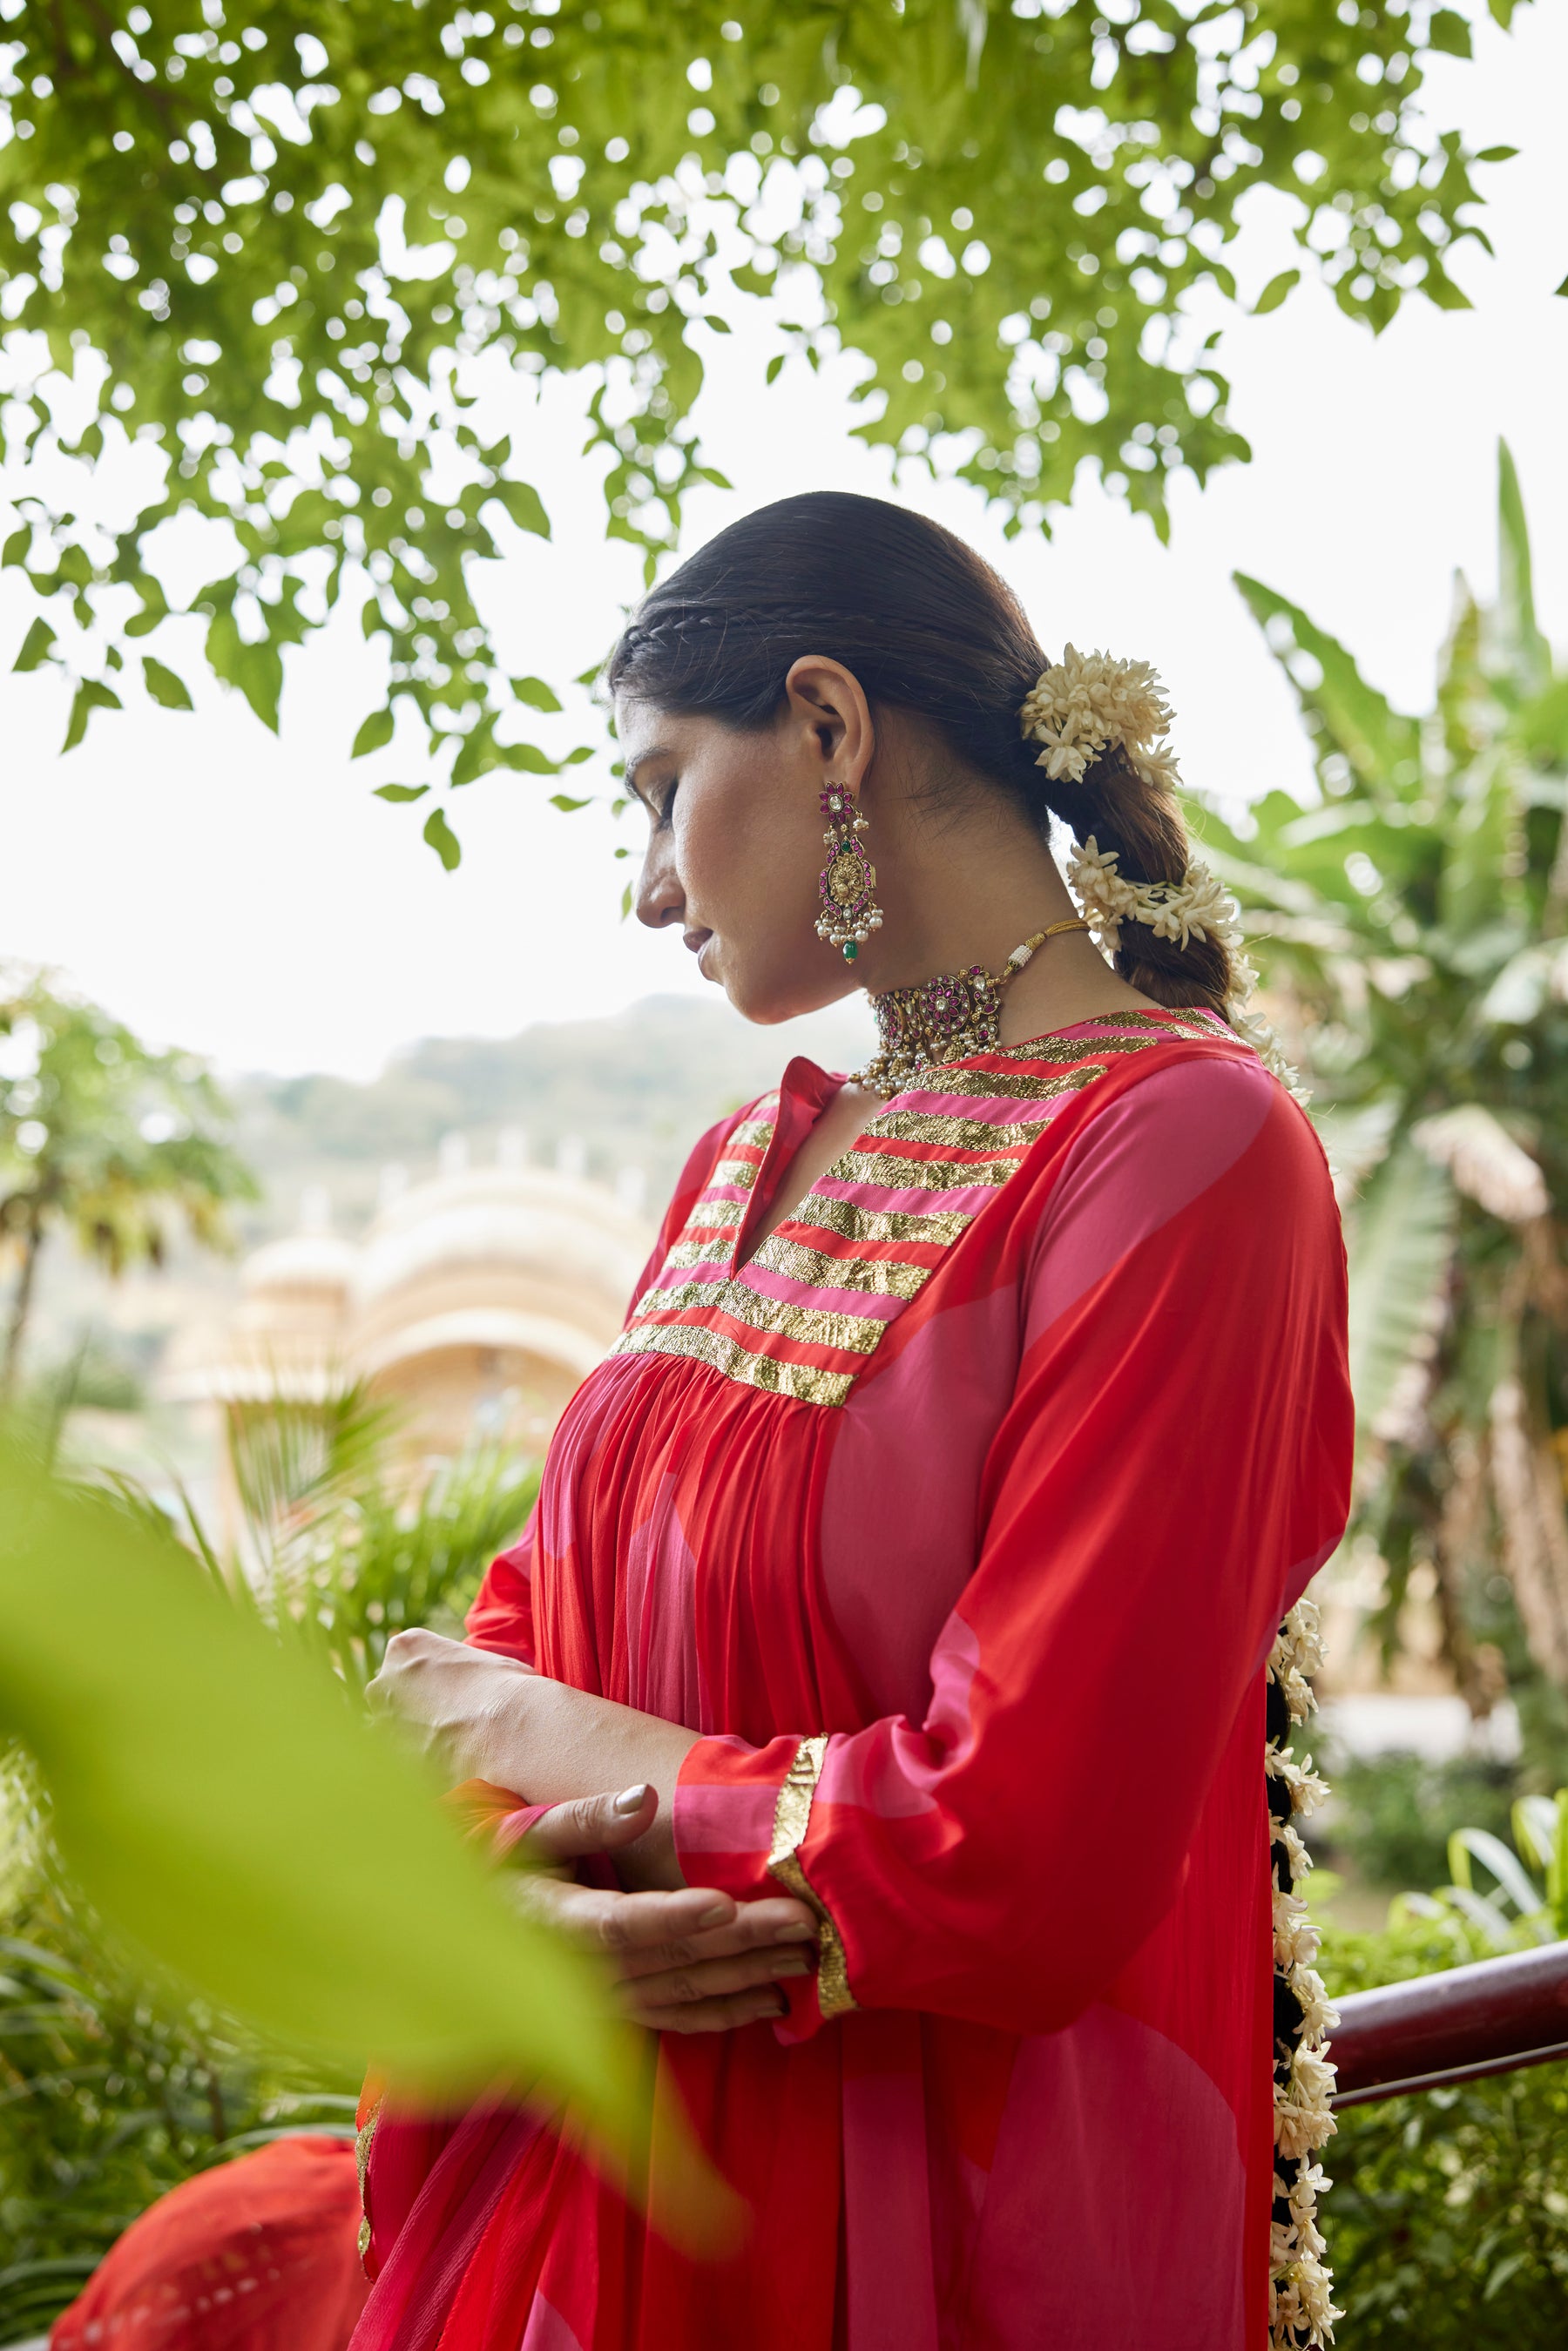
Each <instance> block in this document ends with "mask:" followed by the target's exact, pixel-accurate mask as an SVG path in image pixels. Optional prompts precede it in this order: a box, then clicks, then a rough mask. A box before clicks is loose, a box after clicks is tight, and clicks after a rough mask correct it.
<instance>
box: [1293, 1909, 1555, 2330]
mask: <svg viewBox="0 0 1568 2351" xmlns="http://www.w3.org/2000/svg"><path fill="white" fill-rule="evenodd" d="M1489 1950H1490V1942H1489V1941H1488V1939H1487V1938H1486V1937H1485V1936H1484V1935H1483V1934H1482V1932H1481V1931H1480V1930H1479V1928H1475V1927H1473V1926H1471V1925H1469V1923H1468V1922H1467V1921H1465V1920H1464V1919H1463V1917H1460V1916H1459V1915H1458V1914H1456V1913H1453V1912H1452V1911H1446V1912H1445V1913H1444V1914H1443V1915H1441V1916H1437V1917H1396V1919H1395V1921H1394V1922H1393V1923H1392V1924H1391V1925H1390V1926H1389V1927H1388V1928H1387V1929H1386V1930H1385V1932H1383V1933H1382V1934H1357V1933H1352V1932H1349V1931H1346V1930H1344V1929H1341V1928H1330V1929H1329V1930H1328V1931H1327V1932H1326V1933H1325V1935H1324V1938H1323V1952H1322V1961H1321V1966H1322V1974H1323V1978H1324V1980H1325V1982H1326V1983H1327V1984H1328V1987H1329V1991H1330V1992H1331V1994H1333V1995H1336V1996H1337V1995H1339V1994H1342V1993H1344V1992H1350V1991H1365V1990H1367V1989H1368V1988H1369V1987H1371V1986H1372V1985H1374V1984H1379V1983H1396V1982H1401V1981H1403V1980H1406V1978H1408V1977H1411V1976H1418V1975H1429V1974H1432V1973H1434V1972H1436V1971H1437V1970H1439V1969H1442V1968H1447V1967H1452V1966H1453V1965H1455V1964H1456V1962H1458V1961H1460V1960H1463V1959H1480V1958H1483V1957H1485V1956H1486V1955H1487V1953H1488V1951H1489ZM1323 2160H1324V2165H1325V2168H1326V2169H1327V2170H1328V2172H1329V2173H1330V2175H1331V2177H1332V2178H1333V2183H1334V2185H1333V2194H1332V2195H1331V2196H1330V2197H1329V2198H1328V2199H1327V2202H1326V2204H1325V2207H1324V2213H1323V2222H1322V2225H1323V2230H1324V2233H1325V2235H1326V2236H1327V2238H1328V2241H1329V2259H1330V2262H1332V2263H1333V2271H1334V2299H1335V2300H1336V2302H1338V2303H1339V2304H1341V2306H1342V2307H1343V2310H1344V2311H1345V2314H1346V2315H1345V2319H1344V2322H1343V2325H1342V2326H1341V2328H1340V2329H1339V2337H1340V2342H1341V2344H1342V2346H1344V2351H1363V2346H1373V2345H1387V2346H1408V2351H1448V2346H1453V2351H1460V2346H1463V2351H1492V2346H1498V2351H1562V2346H1563V2344H1564V2343H1568V2065H1563V2064H1558V2065H1542V2066H1538V2067H1535V2068H1533V2069H1531V2070H1530V2071H1527V2072H1524V2073H1519V2074H1499V2075H1496V2076H1494V2077H1493V2078H1492V2079H1491V2080H1490V2081H1482V2082H1471V2083H1467V2084H1465V2085H1462V2086H1461V2087H1459V2088H1457V2089H1452V2090H1437V2091H1429V2092H1427V2094H1426V2095H1423V2096H1420V2097H1411V2098H1392V2099H1388V2100H1386V2101H1385V2102H1384V2103H1382V2104H1379V2105H1366V2106H1352V2107H1350V2108H1348V2109H1347V2110H1346V2111H1345V2112H1344V2113H1343V2114H1342V2115H1341V2116H1340V2118H1339V2132H1338V2136H1337V2137H1335V2138H1334V2139H1333V2141H1332V2142H1331V2144H1330V2146H1329V2147H1328V2149H1327V2152H1326V2154H1325V2156H1324V2158H1323Z"/></svg>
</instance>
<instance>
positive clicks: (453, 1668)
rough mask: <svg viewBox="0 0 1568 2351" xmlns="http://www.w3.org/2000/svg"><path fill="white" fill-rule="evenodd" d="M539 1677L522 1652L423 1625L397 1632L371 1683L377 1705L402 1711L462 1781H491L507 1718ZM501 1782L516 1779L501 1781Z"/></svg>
mask: <svg viewBox="0 0 1568 2351" xmlns="http://www.w3.org/2000/svg"><path fill="white" fill-rule="evenodd" d="M537 1679H538V1676H537V1675H535V1674H534V1672H533V1670H532V1668H531V1667H528V1666H524V1665H519V1664H518V1663H517V1659H516V1658H515V1657H502V1656H497V1655H496V1653H495V1651H494V1650H492V1649H474V1648H470V1647H469V1646H468V1644H467V1643H466V1642H465V1641H449V1640H448V1639H447V1638H446V1636H445V1635H444V1634H442V1633H432V1632H431V1631H429V1629H428V1628H427V1627H426V1626H424V1625H417V1626H414V1627H413V1628H412V1629H411V1630H410V1631H408V1632H406V1633H394V1634H393V1635H392V1639H391V1640H390V1641H389V1642H388V1643H387V1646H386V1655H385V1656H383V1658H382V1667H381V1671H380V1672H379V1673H378V1674H377V1675H376V1677H375V1679H374V1680H373V1681H372V1682H371V1686H370V1695H371V1702H372V1704H374V1705H376V1706H380V1707H383V1708H385V1709H386V1711H387V1712H388V1713H389V1714H395V1715H396V1716H397V1718H398V1719H399V1720H400V1721H401V1722H404V1723H407V1724H408V1726H409V1727H410V1729H413V1731H414V1732H415V1733H416V1734H417V1735H418V1736H419V1738H420V1740H421V1742H422V1744H423V1746H424V1747H425V1748H426V1750H431V1751H433V1752H434V1753H435V1754H437V1755H439V1757H440V1758H441V1760H442V1761H443V1762H444V1764H446V1765H447V1766H448V1768H449V1769H450V1770H451V1771H452V1772H453V1774H454V1777H455V1778H456V1779H459V1780H467V1779H485V1778H487V1777H489V1776H491V1775H490V1773H489V1771H487V1769H486V1766H487V1764H489V1763H490V1762H491V1761H493V1758H492V1756H491V1753H490V1750H491V1749H492V1747H493V1746H494V1744H495V1734H496V1732H497V1728H498V1726H499V1723H500V1721H501V1719H503V1718H504V1717H505V1716H506V1715H507V1714H508V1713H510V1712H515V1710H516V1708H517V1701H518V1699H519V1697H520V1696H521V1693H522V1692H523V1690H524V1689H525V1688H526V1687H527V1685H528V1683H530V1682H532V1681H536V1680H537ZM497 1778H498V1780H499V1784H501V1785H502V1786H507V1787H509V1786H511V1785H513V1784H514V1783H513V1782H512V1781H510V1780H507V1779H504V1778H500V1777H499V1775H497Z"/></svg>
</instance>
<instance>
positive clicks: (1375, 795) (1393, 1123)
mask: <svg viewBox="0 0 1568 2351" xmlns="http://www.w3.org/2000/svg"><path fill="white" fill-rule="evenodd" d="M1499 507H1500V549H1501V562H1500V590H1499V594H1498V598H1497V601H1496V603H1495V604H1493V605H1490V606H1488V607H1483V606H1482V605H1481V604H1480V603H1479V602H1478V601H1477V599H1476V597H1475V596H1474V595H1473V593H1472V592H1471V590H1470V589H1469V587H1468V586H1467V584H1466V583H1465V581H1464V580H1463V579H1462V578H1460V579H1459V580H1458V582H1457V588H1456V598H1455V607H1454V619H1453V625H1452V629H1451V632H1450V634H1449V637H1448V644H1447V646H1446V648H1445V649H1444V652H1443V655H1442V659H1441V664H1440V675H1439V682H1438V685H1437V700H1436V706H1435V707H1434V708H1433V709H1432V711H1430V712H1429V713H1428V714H1427V716H1424V717H1419V718H1417V717H1411V716H1405V715H1404V714H1403V713H1402V712H1399V711H1396V710H1395V709H1393V708H1391V707H1390V705H1389V704H1388V703H1387V702H1386V701H1385V699H1384V697H1383V696H1382V695H1380V694H1378V693H1377V692H1376V691H1375V689H1374V688H1373V687H1372V686H1370V685H1368V684H1367V683H1366V681H1365V679H1364V678H1363V676H1362V675H1361V674H1360V672H1359V671H1358V670H1357V668H1356V665H1355V663H1354V660H1353V659H1352V657H1351V655H1350V654H1349V653H1347V652H1346V651H1345V650H1344V648H1343V646H1342V645H1340V644H1338V643H1335V641H1334V640H1333V638H1332V637H1330V636H1328V635H1326V634H1325V633H1324V632H1323V631H1322V629H1319V628H1317V627H1316V626H1315V625H1314V624H1313V623H1312V621H1310V620H1309V619H1308V618H1307V616H1306V614H1305V613H1303V612H1301V611H1298V610H1297V608H1296V607H1295V606H1294V605H1292V604H1290V603H1288V602H1287V601H1285V599H1284V598H1283V597H1282V596H1280V595H1278V594H1276V593H1275V591H1274V590H1271V589H1270V588H1266V587H1264V586H1262V585H1261V584H1260V582H1259V581H1258V580H1249V579H1245V578H1242V577H1240V576H1239V575H1238V586H1239V588H1240V590H1241V592H1242V594H1243V595H1244V596H1245V598H1246V599H1247V601H1248V603H1249V606H1250V607H1251V610H1252V611H1253V613H1254V614H1255V615H1256V617H1257V619H1258V620H1259V622H1260V623H1261V625H1262V627H1263V629H1264V631H1265V632H1266V634H1267V636H1268V639H1269V643H1270V646H1271V647H1272V648H1273V650H1274V652H1275V653H1276V654H1277V656H1278V657H1279V659H1280V660H1281V663H1282V664H1283V665H1284V667H1285V669H1286V671H1287V672H1288V674H1289V675H1290V676H1291V680H1292V682H1293V684H1294V686H1295V689H1296V693H1297V695H1298V697H1299V699H1300V703H1301V711H1302V714H1303V716H1304V718H1305V721H1306V724H1307V726H1308V727H1309V729H1310V730H1311V732H1312V737H1313V740H1314V745H1315V753H1316V768H1317V778H1318V785H1319V798H1318V800H1317V803H1316V804H1315V805H1314V806H1312V807H1307V808H1303V807H1301V805H1300V804H1299V803H1298V802H1297V801H1296V800H1294V799H1291V798H1289V797H1288V796H1287V795H1286V794H1285V793H1283V792H1272V793H1270V795H1269V796H1268V797H1267V798H1266V799H1263V800H1261V801H1260V802H1259V803H1258V804H1256V805H1255V806H1254V807H1252V808H1251V809H1250V810H1248V811H1247V813H1246V815H1245V816H1244V817H1241V818H1239V819H1237V820H1236V821H1235V822H1233V823H1231V824H1226V823H1224V822H1222V821H1221V820H1220V819H1219V817H1218V814H1216V813H1214V812H1212V811H1205V812H1204V813H1203V814H1202V815H1200V816H1199V818H1198V820H1197V830H1198V831H1200V833H1201V834H1202V835H1203V837H1204V840H1205V843H1206V854H1207V855H1208V857H1209V858H1210V860H1211V862H1212V863H1213V864H1214V866H1215V868H1216V870H1217V871H1218V872H1219V873H1220V874H1221V875H1222V877H1223V878H1224V879H1225V880H1226V881H1227V882H1228V883H1229V884H1230V885H1231V887H1232V888H1233V889H1234V890H1235V892H1236V893H1237V895H1238V897H1239V899H1240V901H1241V903H1242V904H1243V907H1244V908H1245V910H1246V916H1247V922H1248V927H1249V932H1250V934H1251V935H1252V936H1253V938H1254V939H1255V940H1256V942H1257V946H1258V952H1259V961H1260V965H1261V967H1262V974H1263V978H1264V982H1265V986H1266V987H1267V988H1268V990H1269V991H1270V995H1271V997H1272V999H1273V1005H1272V1009H1273V1010H1274V1013H1275V1017H1276V1019H1278V1021H1279V1024H1280V1026H1281V1029H1283V1030H1284V1031H1285V1033H1286V1037H1287V1040H1288V1043H1289V1045H1290V1047H1291V1050H1292V1051H1293V1053H1294V1055H1295V1057H1296V1058H1297V1059H1298V1060H1299V1061H1300V1062H1301V1065H1302V1067H1303V1073H1304V1074H1305V1075H1306V1077H1307V1079H1308V1081H1309V1083H1310V1085H1311V1087H1312V1094H1313V1109H1314V1114H1315V1115H1316V1116H1317V1117H1318V1121H1319V1124H1320V1128H1321V1131H1322V1135H1323V1139H1324V1142H1325V1144H1327V1146H1328V1149H1329V1153H1330V1156H1331V1159H1332V1160H1333V1161H1334V1162H1335V1164H1336V1170H1337V1173H1338V1175H1339V1176H1340V1179H1341V1182H1342V1186H1343V1191H1344V1194H1345V1196H1346V1198H1347V1203H1348V1210H1349V1213H1348V1242H1349V1249H1350V1256H1351V1271H1352V1290H1351V1343H1352V1353H1353V1372H1354V1380H1355V1387H1356V1397H1357V1405H1358V1416H1359V1422H1360V1434H1361V1472H1360V1482H1359V1488H1358V1517H1359V1524H1360V1526H1361V1527H1362V1529H1364V1531H1367V1532H1369V1533H1370V1534H1371V1535H1372V1536H1373V1537H1374V1538H1375V1541H1376V1545H1377V1549H1378V1550H1379V1552H1381V1554H1382V1556H1383V1559H1384V1561H1385V1562H1386V1568H1387V1586H1386V1601H1385V1609H1384V1612H1383V1614H1384V1628H1385V1638H1386V1639H1391V1638H1392V1627H1393V1624H1394V1621H1395V1619H1396V1616H1397V1613H1398V1609H1399V1606H1400V1604H1402V1601H1403V1597H1404V1592H1405V1586H1406V1580H1407V1577H1408V1574H1409V1572H1410V1569H1411V1567H1412V1566H1413V1565H1414V1564H1415V1563H1416V1562H1419V1561H1423V1560H1425V1561H1427V1562H1430V1564H1431V1566H1432V1567H1433V1569H1434V1570H1435V1571H1436V1574H1437V1594H1438V1603H1439V1606H1440V1609H1441V1612H1442V1615H1443V1620H1444V1627H1445V1632H1446V1635H1447V1639H1448V1647H1449V1650H1450V1654H1451V1656H1452V1659H1453V1663H1454V1666H1455V1667H1456V1670H1457V1672H1458V1677H1459V1681H1460V1686H1461V1687H1462V1688H1463V1689H1464V1691H1465V1693H1466V1696H1467V1697H1468V1698H1469V1701H1470V1704H1471V1706H1472V1708H1473V1709H1474V1710H1475V1711H1476V1712H1478V1713H1479V1712H1483V1711H1484V1710H1485V1709H1486V1708H1487V1706H1488V1705H1489V1704H1490V1701H1491V1699H1492V1698H1494V1697H1495V1696H1496V1695H1498V1682H1497V1676H1496V1659H1495V1656H1491V1657H1489V1656H1488V1655H1487V1653H1486V1650H1485V1646H1484V1645H1482V1644H1480V1643H1479V1642H1478V1640H1477V1637H1476V1635H1477V1630H1478V1627H1479V1626H1482V1625H1484V1620H1485V1616H1486V1609H1487V1586H1488V1583H1489V1582H1490V1579H1492V1578H1493V1577H1494V1576H1495V1573H1496V1564H1497V1562H1499V1561H1500V1562H1501V1563H1502V1565H1503V1566H1504V1567H1505V1569H1506V1571H1507V1573H1508V1576H1509V1578H1510V1580H1511V1584H1512V1589H1513V1595H1514V1598H1515V1601H1516V1602H1517V1608H1518V1617H1519V1620H1520V1621H1521V1624H1522V1626H1523V1631H1524V1634H1525V1636H1526V1639H1527V1641H1528V1645H1529V1648H1530V1652H1531V1655H1532V1656H1533V1658H1534V1660H1535V1663H1536V1664H1537V1666H1538V1667H1540V1669H1541V1671H1542V1673H1543V1674H1544V1675H1545V1676H1546V1677H1548V1679H1549V1680H1550V1681H1551V1682H1552V1683H1554V1684H1555V1685H1556V1686H1557V1687H1559V1688H1563V1687H1568V1516H1565V1514H1564V1508H1563V1463H1564V1460H1565V1459H1568V1347H1565V1341H1568V1270H1565V1268H1564V1263H1563V1246H1562V1243H1563V1229H1562V1222H1561V1213H1562V1209H1563V1204H1564V1203H1568V1082H1565V1081H1564V1077H1563V1071H1564V1069H1565V1067H1568V823H1565V822H1564V811H1565V809H1568V670H1564V669H1562V668H1559V667H1557V666H1556V665H1555V664H1554V663H1553V658H1552V650H1551V647H1550V646H1549V645H1548V643H1547V642H1546V640H1545V638H1544V637H1543V636H1542V633H1541V631H1540V629H1539V628H1538V626H1537V624H1536V620H1535V611H1534V604H1533V599H1532V595H1531V559H1530V542H1529V538H1528V535H1527V532H1526V528H1525V520H1524V511H1523V507H1522V503H1521V496H1520V490H1519V484H1518V480H1517V477H1516V475H1515V472H1514V468H1513V465H1512V462H1511V458H1510V456H1509V453H1508V450H1507V449H1506V447H1504V448H1502V449H1501V450H1500V497H1499ZM1493 1614H1495V1608H1494V1610H1493Z"/></svg>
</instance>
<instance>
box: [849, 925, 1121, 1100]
mask: <svg viewBox="0 0 1568 2351" xmlns="http://www.w3.org/2000/svg"><path fill="white" fill-rule="evenodd" d="M1088 928H1089V925H1088V923H1087V922H1086V921H1085V920H1084V918H1083V916H1082V914H1074V915H1072V916H1071V918H1070V919H1069V920H1068V921H1066V922H1061V923H1051V924H1048V925H1047V926H1046V928H1045V929H1044V930H1043V931H1036V933H1035V935H1034V936H1033V938H1032V939H1025V941H1024V943H1023V945H1022V946H1020V947H1014V949H1013V951H1012V953H1011V955H1010V956H1009V957H1008V959H1007V961H1006V963H1005V964H1003V966H1002V967H1001V969H1000V971H987V970H986V968H985V967H984V966H983V965H981V964H973V965H971V966H970V967H969V969H968V970H967V971H955V972H944V973H943V974H941V975H940V976H939V977H937V978H936V979H923V980H920V981H918V982H917V983H916V984H915V987H887V988H883V991H882V993H881V994H880V995H877V996H873V997H871V998H870V1002H871V1008H872V1011H873V1013H874V1015H875V1016H876V1027H877V1034H878V1036H879V1037H880V1038H881V1040H882V1042H881V1045H880V1046H879V1048H878V1050H877V1051H876V1052H875V1053H873V1055H872V1058H871V1060H870V1061H868V1062H867V1063H866V1065H865V1067H864V1069H863V1070H857V1071H855V1077H854V1082H855V1083H856V1084H857V1085H861V1086H867V1087H869V1088H870V1089H871V1091H872V1092H873V1093H879V1094H888V1095H893V1094H896V1093H901V1092H903V1091H904V1088H905V1087H906V1086H912V1085H915V1083H917V1082H918V1081H919V1080H920V1079H921V1078H922V1077H924V1076H925V1072H926V1071H928V1070H935V1069H941V1068H943V1067H944V1066H946V1064H947V1063H948V1062H951V1061H967V1060H968V1058H969V1056H970V1054H972V1053H993V1052H995V1051H996V1050H997V1047H998V1045H999V1044H1000V1042H1001V1020H1002V998H1003V997H1004V996H1005V995H1006V993H1007V990H1008V988H1009V985H1010V984H1011V982H1012V981H1013V980H1015V979H1016V978H1017V977H1018V976H1019V972H1020V971H1021V970H1022V969H1023V967H1024V966H1025V964H1026V963H1028V962H1029V961H1030V958H1031V957H1032V956H1033V955H1034V954H1035V952H1036V950H1037V949H1038V948H1040V947H1042V946H1044V945H1045V943H1046V941H1047V939H1054V938H1055V937H1057V936H1058V935H1059V934H1060V933H1061V932H1062V931H1086V930H1087V929H1088Z"/></svg>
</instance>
